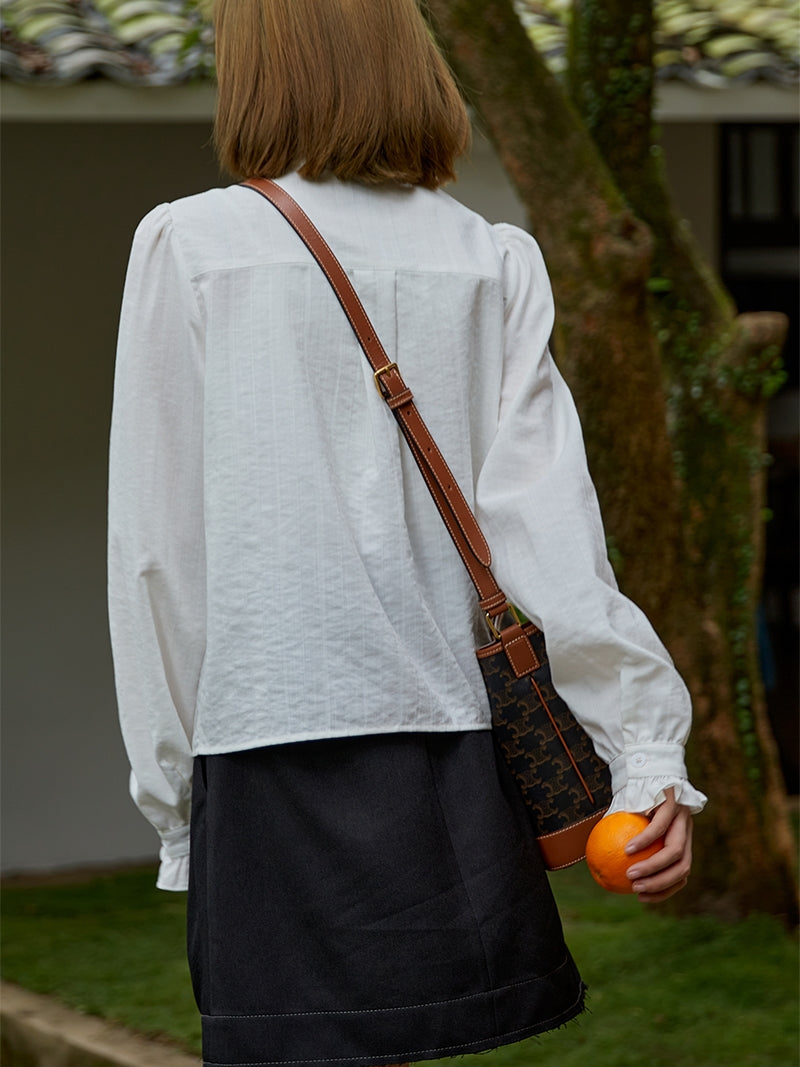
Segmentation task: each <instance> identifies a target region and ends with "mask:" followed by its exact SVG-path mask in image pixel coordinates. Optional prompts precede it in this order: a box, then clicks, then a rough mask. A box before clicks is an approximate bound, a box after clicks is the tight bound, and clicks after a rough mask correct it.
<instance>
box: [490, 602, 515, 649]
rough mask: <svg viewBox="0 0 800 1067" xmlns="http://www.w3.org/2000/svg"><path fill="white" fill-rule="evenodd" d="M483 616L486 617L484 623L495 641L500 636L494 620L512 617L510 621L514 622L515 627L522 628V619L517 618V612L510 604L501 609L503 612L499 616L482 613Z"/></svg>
mask: <svg viewBox="0 0 800 1067" xmlns="http://www.w3.org/2000/svg"><path fill="white" fill-rule="evenodd" d="M484 614H485V615H486V622H487V624H488V626H489V629H490V630H491V633H492V637H494V638H495V640H497V641H499V640H500V636H501V634H500V629H499V627H498V626H497V624H496V623H495V621H494V620H495V619H500V620H501V621H502V618H503V616H504V615H510V616H511V617H512V619H513V620H514V622H515V623H516V624H517V626H522V625H523V623H522V619H521V618H520V617H519V612H518V611H517V609H516V608H515V607H514V605H513V604H510V603H506V605H505V607H504V608H503V610H502V611H501V612H500V614H499V615H497V614H495V615H490V614H489V613H488V611H487V612H484Z"/></svg>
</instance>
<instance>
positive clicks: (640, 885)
mask: <svg viewBox="0 0 800 1067" xmlns="http://www.w3.org/2000/svg"><path fill="white" fill-rule="evenodd" d="M633 891H634V893H643V892H644V882H634V883H633Z"/></svg>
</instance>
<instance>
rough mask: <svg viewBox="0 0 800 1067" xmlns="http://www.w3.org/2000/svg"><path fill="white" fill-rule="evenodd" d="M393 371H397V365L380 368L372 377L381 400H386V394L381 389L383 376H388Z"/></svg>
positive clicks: (391, 364)
mask: <svg viewBox="0 0 800 1067" xmlns="http://www.w3.org/2000/svg"><path fill="white" fill-rule="evenodd" d="M391 370H397V364H396V363H387V364H386V366H385V367H379V368H378V369H377V370H376V371H375V373H374V374H373V375H372V380H373V381H374V382H375V388H376V389H377V390H378V396H379V397H380V398H381V400H385V399H386V393H384V391H383V389H382V388H381V375H383V374H388V373H389V371H391Z"/></svg>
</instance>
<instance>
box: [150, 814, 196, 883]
mask: <svg viewBox="0 0 800 1067" xmlns="http://www.w3.org/2000/svg"><path fill="white" fill-rule="evenodd" d="M161 841H162V844H161V852H160V853H159V860H160V863H159V868H158V878H157V879H156V889H167V890H169V891H171V892H175V893H180V892H182V891H184V890H186V889H188V888H189V827H188V826H181V827H179V828H178V829H177V830H170V831H168V832H167V833H164V834H162V835H161Z"/></svg>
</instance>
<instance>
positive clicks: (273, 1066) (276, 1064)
mask: <svg viewBox="0 0 800 1067" xmlns="http://www.w3.org/2000/svg"><path fill="white" fill-rule="evenodd" d="M517 984H521V983H517ZM583 997H584V990H583V989H581V993H580V996H579V997H578V999H577V1000H576V1001H575V1002H574V1003H573V1004H571V1005H570V1007H569V1008H568V1009H567V1011H566V1012H564V1011H562V1012H559V1013H558V1015H554V1016H553V1018H552V1019H545V1020H544V1021H543V1022H541V1023H536V1025H535V1026H534V1027H530V1026H523V1027H521V1028H520V1029H519V1030H509V1031H508V1032H507V1033H505V1034H493V1035H492V1037H491V1038H476V1039H475V1040H474V1041H470V1042H468V1044H470V1045H475V1044H483V1042H484V1041H488V1040H491V1041H502V1040H504V1039H505V1038H508V1037H513V1036H514V1035H515V1034H524V1033H526V1032H529V1031H531V1030H533V1031H534V1033H532V1034H531V1036H532V1037H533V1036H534V1035H535V1033H536V1032H537V1031H540V1030H541V1029H544V1028H546V1027H547V1025H548V1023H551V1022H553V1020H554V1019H558V1018H560V1017H561V1016H562V1015H566V1014H567V1013H568V1012H569V1011H571V1010H572V1008H574V1007H575V1005H576V1004H580V1002H581V1001H582V1000H583ZM457 999H458V1000H466V999H467V998H466V997H458V998H457ZM444 1003H446V1001H445V1002H444ZM388 1010H391V1009H388ZM305 1014H317V1015H319V1014H327V1013H325V1012H307V1013H305ZM212 1018H217V1019H218V1018H220V1016H218V1015H217V1016H212ZM234 1018H240V1016H234ZM256 1018H263V1016H256ZM463 1047H464V1046H463V1045H442V1046H441V1047H439V1048H417V1049H414V1050H413V1051H412V1052H384V1053H381V1055H380V1056H378V1057H376V1058H377V1059H381V1060H384V1059H385V1060H388V1059H398V1060H404V1059H407V1058H408V1057H410V1056H419V1055H420V1054H425V1055H427V1053H429V1052H449V1051H451V1050H452V1049H461V1048H463ZM366 1058H371V1057H365V1056H335V1057H333V1058H330V1057H328V1058H324V1059H321V1060H309V1059H302V1060H241V1061H238V1062H236V1063H214V1062H212V1061H211V1060H203V1067H284V1065H290V1064H292V1063H344V1062H345V1061H348V1060H349V1061H352V1060H360V1059H366Z"/></svg>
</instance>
